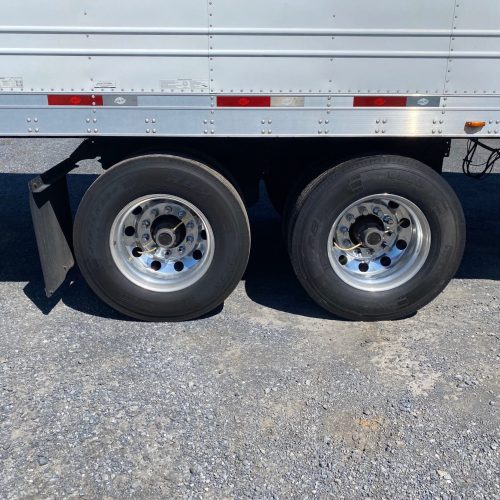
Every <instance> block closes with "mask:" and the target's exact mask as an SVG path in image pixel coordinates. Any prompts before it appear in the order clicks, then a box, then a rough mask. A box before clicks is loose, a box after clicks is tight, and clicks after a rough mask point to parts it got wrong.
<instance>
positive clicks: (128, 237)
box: [110, 194, 215, 292]
mask: <svg viewBox="0 0 500 500" xmlns="http://www.w3.org/2000/svg"><path fill="white" fill-rule="evenodd" d="M110 247H111V254H112V256H113V260H114V262H115V264H116V266H117V267H118V269H119V270H120V271H121V273H122V274H123V275H124V276H125V277H126V278H127V279H129V280H130V281H132V282H133V283H135V284H136V285H138V286H140V287H142V288H145V289H148V290H152V291H156V292H174V291H178V290H182V289H184V288H187V287H189V286H191V285H193V284H194V283H196V282H197V281H199V280H200V279H201V278H202V277H203V275H204V274H205V273H206V272H207V270H208V268H209V267H210V264H211V263H212V259H213V256H214V248H215V241H214V234H213V231H212V228H211V226H210V223H209V222H208V220H207V218H206V217H205V216H204V214H203V213H202V212H201V211H200V210H199V209H198V208H196V207H195V206H194V205H192V204H191V203H189V202H188V201H186V200H183V199H181V198H177V197H175V196H168V195H161V194H158V195H150V196H145V197H143V198H139V199H137V200H134V201H133V202H131V203H129V204H128V205H127V206H126V207H125V208H124V209H123V210H122V211H121V212H120V213H119V214H118V216H117V217H116V218H115V220H114V222H113V225H112V228H111V233H110Z"/></svg>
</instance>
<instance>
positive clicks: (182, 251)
mask: <svg viewBox="0 0 500 500" xmlns="http://www.w3.org/2000/svg"><path fill="white" fill-rule="evenodd" d="M177 251H178V252H179V253H180V254H182V253H184V252H185V251H186V249H185V248H184V247H183V246H180V247H179V248H178V249H177Z"/></svg>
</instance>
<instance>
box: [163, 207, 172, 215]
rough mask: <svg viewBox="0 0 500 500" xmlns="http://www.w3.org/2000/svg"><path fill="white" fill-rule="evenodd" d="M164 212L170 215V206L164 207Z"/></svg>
mask: <svg viewBox="0 0 500 500" xmlns="http://www.w3.org/2000/svg"><path fill="white" fill-rule="evenodd" d="M165 212H167V214H170V213H172V207H171V206H169V205H167V206H166V207H165Z"/></svg>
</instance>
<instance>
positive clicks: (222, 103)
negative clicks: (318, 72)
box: [47, 94, 441, 108]
mask: <svg viewBox="0 0 500 500" xmlns="http://www.w3.org/2000/svg"><path fill="white" fill-rule="evenodd" d="M141 97H142V96H137V95H126V94H122V95H118V96H117V95H116V94H115V95H112V94H108V95H103V94H50V95H48V96H47V103H48V105H49V106H82V107H86V106H138V105H140V104H139V101H138V100H139V99H140V98H141ZM144 97H148V96H144ZM175 97H176V96H168V99H169V102H168V104H166V105H169V106H174V107H175V106H176V103H175ZM182 97H183V98H184V96H182ZM200 98H201V99H204V100H205V99H207V97H205V96H203V97H201V96H200ZM327 98H328V107H332V108H336V107H342V108H349V107H354V108H429V107H440V105H441V98H440V97H438V96H401V95H397V96H380V95H378V96H377V95H368V96H354V97H348V96H321V97H320V96H264V95H250V96H244V95H219V96H216V97H215V101H216V105H217V107H218V108H308V107H315V108H316V107H325V106H326V102H321V99H324V100H326V99H327ZM172 99H173V100H174V102H172ZM318 100H319V102H318ZM179 106H182V105H181V104H179ZM202 107H203V105H202Z"/></svg>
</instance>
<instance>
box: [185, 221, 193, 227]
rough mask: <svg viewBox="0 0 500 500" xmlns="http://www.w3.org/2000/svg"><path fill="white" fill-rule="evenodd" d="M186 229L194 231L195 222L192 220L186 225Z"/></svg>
mask: <svg viewBox="0 0 500 500" xmlns="http://www.w3.org/2000/svg"><path fill="white" fill-rule="evenodd" d="M186 227H187V228H188V229H193V228H194V222H193V221H192V220H190V221H189V222H188V223H187V224H186Z"/></svg>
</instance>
